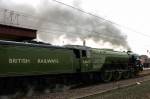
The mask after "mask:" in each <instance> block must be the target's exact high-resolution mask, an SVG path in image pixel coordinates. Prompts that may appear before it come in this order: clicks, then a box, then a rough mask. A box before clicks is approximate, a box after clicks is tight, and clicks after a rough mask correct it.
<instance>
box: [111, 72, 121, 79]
mask: <svg viewBox="0 0 150 99" xmlns="http://www.w3.org/2000/svg"><path fill="white" fill-rule="evenodd" d="M121 76H122V75H121V72H119V71H115V72H113V80H120V79H121Z"/></svg>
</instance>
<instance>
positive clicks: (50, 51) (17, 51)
mask: <svg viewBox="0 0 150 99" xmlns="http://www.w3.org/2000/svg"><path fill="white" fill-rule="evenodd" d="M73 60H74V54H73V51H72V50H68V49H61V48H60V49H59V48H41V47H31V46H30V47H29V46H15V45H0V76H2V75H4V76H6V75H9V76H10V75H11V76H14V75H38V74H40V75H41V74H59V73H73V72H74V71H75V69H74V68H73Z"/></svg>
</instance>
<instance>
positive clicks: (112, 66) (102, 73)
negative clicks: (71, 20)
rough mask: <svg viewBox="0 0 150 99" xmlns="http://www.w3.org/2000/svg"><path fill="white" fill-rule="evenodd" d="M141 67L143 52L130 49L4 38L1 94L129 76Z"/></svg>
mask: <svg viewBox="0 0 150 99" xmlns="http://www.w3.org/2000/svg"><path fill="white" fill-rule="evenodd" d="M141 70H142V67H141V62H140V60H139V56H138V55H137V54H135V53H132V52H129V51H128V52H119V51H114V50H112V49H98V48H91V47H86V46H78V45H66V46H63V47H59V46H53V45H48V44H42V43H27V42H26V43H25V42H16V41H4V40H0V94H8V93H14V92H17V91H22V90H23V91H27V90H28V88H31V86H32V87H33V89H35V90H43V89H45V88H51V87H53V86H55V85H56V84H63V85H70V84H74V83H78V82H86V81H87V82H89V81H100V80H101V81H103V82H109V81H111V80H119V79H122V78H124V79H127V78H130V77H133V76H135V75H137V74H138V73H139V72H140V71H141Z"/></svg>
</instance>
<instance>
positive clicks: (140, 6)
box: [12, 0, 150, 56]
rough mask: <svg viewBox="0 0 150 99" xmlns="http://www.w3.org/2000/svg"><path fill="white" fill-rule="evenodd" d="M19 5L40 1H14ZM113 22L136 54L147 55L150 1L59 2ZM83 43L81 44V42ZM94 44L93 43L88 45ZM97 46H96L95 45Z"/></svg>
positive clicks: (66, 0) (63, 0)
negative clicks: (125, 36)
mask: <svg viewBox="0 0 150 99" xmlns="http://www.w3.org/2000/svg"><path fill="white" fill-rule="evenodd" d="M12 1H14V2H16V3H18V4H22V3H28V4H31V5H33V6H36V5H37V4H38V3H40V2H39V0H12ZM59 1H61V2H64V3H66V4H69V5H72V6H75V7H77V8H80V9H83V10H84V11H87V12H90V13H93V14H95V15H98V16H100V17H103V18H105V19H107V20H110V21H113V22H115V23H117V24H119V25H120V26H117V27H118V28H119V29H121V31H122V32H123V33H124V34H126V35H127V41H128V43H129V45H130V47H131V49H132V50H133V51H134V52H137V53H139V54H146V55H149V56H150V54H148V53H147V50H150V43H149V42H150V28H149V27H150V14H149V10H150V6H149V0H59ZM79 43H81V42H79ZM87 44H92V42H90V43H87ZM95 46H96V45H95Z"/></svg>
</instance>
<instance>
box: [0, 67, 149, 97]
mask: <svg viewBox="0 0 150 99" xmlns="http://www.w3.org/2000/svg"><path fill="white" fill-rule="evenodd" d="M148 80H150V69H148V70H144V71H143V72H141V73H140V76H138V77H135V78H132V79H126V80H120V81H113V82H110V83H105V84H104V83H99V84H96V85H88V86H84V87H83V86H82V87H78V88H75V89H71V90H66V91H63V92H56V93H46V94H41V93H40V94H37V93H36V94H34V95H33V96H26V97H18V98H4V99H82V98H84V97H89V96H92V95H96V94H100V93H104V92H107V91H111V90H114V89H118V88H123V87H126V86H131V85H135V84H140V83H142V82H144V81H148ZM0 99H3V98H0Z"/></svg>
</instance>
